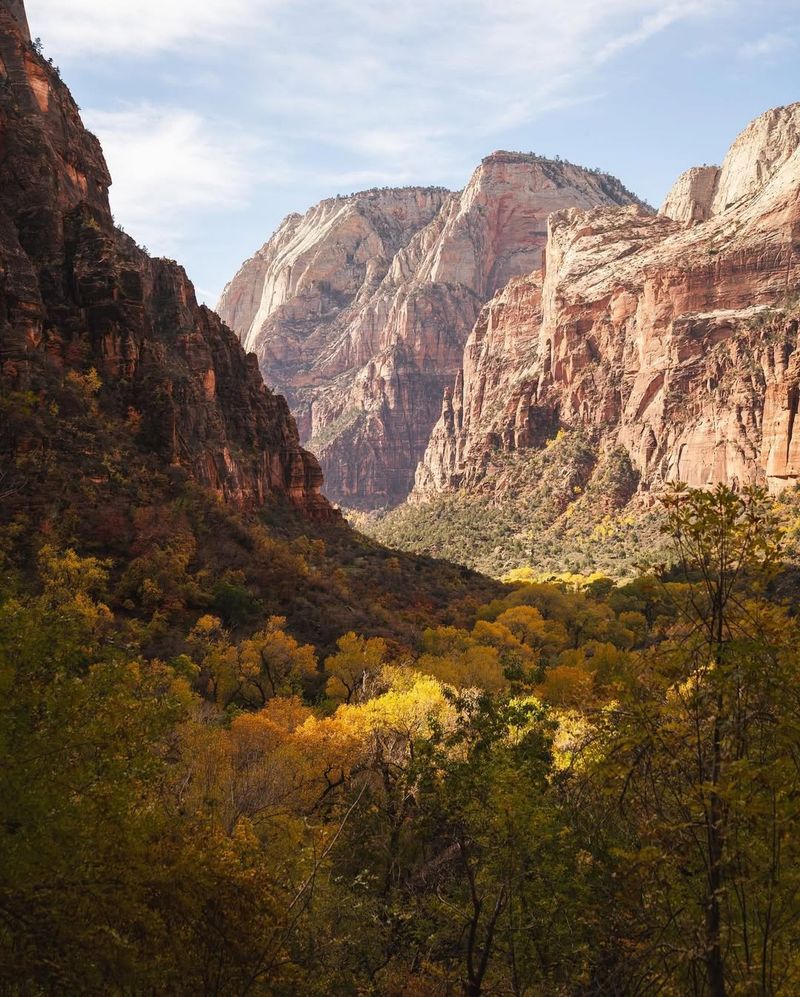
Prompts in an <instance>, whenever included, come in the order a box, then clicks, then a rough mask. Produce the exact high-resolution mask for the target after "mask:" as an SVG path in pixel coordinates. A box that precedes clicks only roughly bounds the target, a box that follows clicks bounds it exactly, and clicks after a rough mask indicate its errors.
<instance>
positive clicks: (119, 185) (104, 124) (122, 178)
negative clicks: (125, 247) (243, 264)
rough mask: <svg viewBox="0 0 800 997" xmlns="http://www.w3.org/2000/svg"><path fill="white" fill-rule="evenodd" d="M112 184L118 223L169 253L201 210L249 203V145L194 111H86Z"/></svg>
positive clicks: (144, 108) (148, 107) (144, 107)
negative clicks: (106, 164) (98, 139)
mask: <svg viewBox="0 0 800 997" xmlns="http://www.w3.org/2000/svg"><path fill="white" fill-rule="evenodd" d="M84 118H85V120H86V124H87V126H88V127H89V128H91V129H92V130H93V131H94V132H96V133H97V135H98V137H99V138H100V141H101V143H102V145H103V150H104V152H105V154H106V158H107V160H108V164H109V167H110V169H111V175H112V177H113V178H114V183H113V186H112V188H111V206H112V209H113V211H114V213H115V216H116V217H117V218H118V220H120V221H122V222H123V224H124V225H125V227H126V229H128V230H130V232H131V234H132V235H134V236H135V238H136V239H137V240H138V241H139V242H144V243H145V244H146V245H147V246H148V247H149V248H150V249H151V250H152V251H153V252H157V253H160V254H164V255H169V254H171V253H173V252H174V251H175V249H176V248H177V247H178V246H179V245H180V242H181V239H182V237H183V233H184V231H185V227H186V224H187V222H188V221H189V220H190V218H191V217H192V216H193V215H194V213H195V212H198V211H204V212H207V211H225V210H228V209H231V208H235V207H239V206H241V205H242V204H243V203H246V201H247V198H248V196H249V194H250V188H251V185H252V182H253V176H252V173H251V171H250V168H249V166H248V165H247V160H248V154H249V153H250V152H251V151H252V142H250V141H249V140H247V139H243V138H242V136H237V135H234V134H231V132H230V131H229V130H228V131H227V132H226V131H224V130H223V131H221V130H220V129H219V128H218V127H215V126H214V125H213V124H212V123H210V122H208V121H205V120H204V119H203V118H202V117H201V116H200V115H199V114H198V113H196V112H194V111H189V110H185V109H181V108H168V107H153V106H151V105H147V104H144V105H139V106H136V107H131V108H126V109H123V110H121V111H116V112H109V111H87V112H85V113H84Z"/></svg>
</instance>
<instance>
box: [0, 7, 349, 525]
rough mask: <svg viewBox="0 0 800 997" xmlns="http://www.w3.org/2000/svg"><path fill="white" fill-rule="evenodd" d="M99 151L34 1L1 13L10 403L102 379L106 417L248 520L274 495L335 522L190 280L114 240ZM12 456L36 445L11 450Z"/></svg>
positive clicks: (246, 365)
mask: <svg viewBox="0 0 800 997" xmlns="http://www.w3.org/2000/svg"><path fill="white" fill-rule="evenodd" d="M110 183H111V179H110V177H109V174H108V170H107V168H106V164H105V161H104V159H103V154H102V151H101V149H100V146H99V143H98V142H97V139H96V138H95V137H94V136H93V135H91V134H90V133H88V132H87V131H86V130H85V129H84V128H83V125H82V123H81V120H80V117H79V114H78V109H77V107H76V105H75V103H74V101H73V100H72V98H71V96H70V94H69V91H68V90H67V88H66V87H65V85H64V84H63V83H62V82H61V80H60V78H59V77H58V75H57V73H56V71H55V70H54V69H53V67H52V66H51V65H50V64H48V63H47V62H46V61H45V60H44V59H43V58H42V57H41V55H39V54H38V53H37V52H36V51H35V50H34V49H33V47H32V46H31V44H30V36H29V33H28V29H27V22H26V19H25V12H24V8H23V6H22V4H21V3H20V2H14V3H10V4H3V5H2V6H0V263H1V264H2V270H1V272H0V370H2V387H3V393H4V394H10V393H17V395H16V396H17V397H25V396H26V395H27V396H30V397H34V398H38V399H39V400H40V401H41V402H42V403H43V404H44V402H45V401H46V400H47V399H48V398H49V399H51V401H50V409H49V410H50V411H51V412H53V411H55V408H54V406H57V397H58V393H59V390H60V388H61V387H62V386H63V385H64V384H65V382H66V380H67V379H68V378H69V376H70V374H71V373H74V374H80V375H85V374H87V373H88V372H89V371H91V370H92V369H95V370H96V371H97V372H98V374H99V376H100V379H101V380H102V390H101V391H100V395H99V399H100V405H101V410H102V418H109V419H120V420H124V419H125V418H127V419H128V422H129V424H130V425H131V426H135V427H136V432H137V439H138V445H139V446H140V447H141V449H142V450H143V451H144V452H151V453H153V454H156V455H157V456H158V457H159V458H160V459H161V460H162V461H163V463H164V464H165V465H166V466H172V467H181V468H183V469H185V471H186V472H187V473H188V474H189V475H191V476H193V477H194V478H195V479H196V480H197V481H198V482H199V483H201V484H203V485H206V486H209V487H210V488H212V489H214V490H216V491H217V492H218V493H219V494H220V496H222V497H223V498H224V499H225V500H227V501H230V502H233V503H236V504H237V505H240V506H246V505H255V504H260V503H262V502H263V501H264V499H265V498H266V496H267V494H268V493H269V492H280V493H282V494H285V495H288V496H289V497H290V498H291V499H292V501H294V502H295V503H296V504H297V505H298V506H300V507H301V508H303V509H304V510H305V511H307V512H308V513H310V514H313V515H317V516H322V517H327V516H330V515H332V511H331V509H330V507H329V505H328V504H327V502H326V501H325V500H324V499H323V498H322V497H321V496H320V486H321V483H322V475H321V472H320V469H319V465H318V463H317V461H316V459H315V458H314V457H312V456H311V455H310V454H308V453H306V452H305V451H304V450H303V449H302V448H301V447H300V444H299V441H298V436H297V430H296V426H295V424H294V421H293V420H292V418H291V416H290V414H289V411H288V408H287V405H286V403H285V401H284V399H282V398H280V397H279V396H276V395H273V394H272V393H271V392H270V391H269V390H268V389H267V388H266V387H265V386H264V384H263V381H262V379H261V377H260V375H259V372H258V367H257V364H256V362H255V359H254V358H248V357H247V356H246V355H245V353H244V351H243V350H242V348H241V346H240V344H239V343H238V341H237V339H236V337H235V336H234V334H233V333H232V332H231V331H230V330H229V329H227V328H225V326H224V325H223V324H222V323H221V322H220V320H219V319H218V318H217V316H216V315H215V314H214V313H213V312H211V311H209V310H208V309H207V308H204V307H200V306H198V304H197V301H196V298H195V294H194V289H193V287H192V285H191V283H190V282H189V280H188V278H187V277H186V274H185V273H184V271H183V270H182V269H181V268H180V267H179V266H177V265H176V264H174V263H172V262H170V261H166V260H153V259H151V258H150V257H149V256H148V255H147V254H146V253H144V252H143V251H141V250H140V249H139V248H138V247H137V246H136V244H135V243H134V242H133V241H132V240H131V239H130V238H128V237H127V236H125V235H123V234H122V233H121V232H120V231H119V230H117V229H116V228H115V227H114V224H113V220H112V217H111V213H110V210H109V205H108V188H109V185H110ZM2 443H3V448H4V450H7V449H8V448H11V447H13V449H14V450H15V451H18V450H19V448H20V447H22V448H23V449H24V448H25V447H26V446H32V445H33V444H32V443H31V442H30V441H26V440H24V439H22V440H21V439H14V440H10V439H9V438H8V434H5V437H4V438H3V440H2Z"/></svg>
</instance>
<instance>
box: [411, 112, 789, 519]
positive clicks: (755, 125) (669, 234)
mask: <svg viewBox="0 0 800 997" xmlns="http://www.w3.org/2000/svg"><path fill="white" fill-rule="evenodd" d="M799 128H800V104H793V105H791V106H789V107H785V108H778V109H775V110H772V111H769V112H767V113H766V114H764V115H762V116H761V117H759V118H758V119H756V120H755V121H754V122H752V123H751V124H750V125H749V126H748V127H747V128H746V129H745V130H744V132H743V133H742V134H741V135H740V136H739V138H738V139H737V140H736V141H735V142H734V144H733V146H732V147H731V150H730V152H729V153H728V155H727V157H726V159H725V161H724V163H723V165H722V167H721V168H717V167H703V168H699V169H697V170H692V171H689V173H688V174H684V175H683V176H682V177H681V178H680V180H679V181H678V183H677V184H676V185H675V187H674V188H673V190H672V191H671V192H670V195H669V196H668V198H667V200H666V202H665V205H664V207H663V208H662V211H661V213H660V214H659V216H657V217H651V216H647V215H645V214H644V213H642V212H641V211H640V210H639V209H637V208H635V207H634V208H627V209H621V210H620V209H616V210H609V209H600V208H598V209H593V210H589V211H579V210H575V209H572V210H567V211H561V212H558V213H555V214H553V215H551V217H550V220H549V225H548V239H547V247H546V250H545V266H544V269H543V272H542V273H541V274H533V275H532V276H528V277H525V278H522V279H518V280H513V281H511V282H510V283H509V284H508V286H507V287H505V288H504V289H503V290H502V291H501V292H500V293H499V294H498V295H497V296H496V297H495V298H494V299H493V300H492V301H491V302H490V303H489V304H488V305H487V306H486V307H485V308H484V310H483V311H482V313H481V316H480V318H479V320H478V322H477V323H476V325H475V327H474V329H473V331H472V333H471V335H470V337H469V340H468V342H467V346H466V349H465V354H464V363H463V366H462V370H461V371H460V373H459V374H458V376H457V378H456V379H455V383H454V385H453V386H452V389H451V390H448V391H447V392H446V393H445V397H444V404H443V409H442V413H441V417H440V419H439V422H438V423H437V425H436V427H435V429H434V431H433V434H432V438H431V441H430V444H429V446H428V449H427V452H426V454H425V457H424V459H423V461H422V462H421V464H420V466H419V469H418V471H417V476H416V488H415V493H414V498H415V500H425V499H428V498H431V497H432V496H435V495H437V494H440V493H442V492H448V491H449V492H453V491H458V490H459V489H464V488H470V489H479V490H480V489H482V490H484V491H487V492H489V493H491V494H493V495H495V497H498V496H500V495H502V493H503V489H504V487H506V484H504V483H507V481H508V480H509V477H510V476H509V474H508V466H509V464H508V462H509V460H511V463H512V464H513V462H514V455H515V454H523V453H524V452H525V451H526V450H527V451H530V450H531V448H533V449H536V448H542V447H544V446H545V445H546V444H547V443H548V441H550V440H552V439H553V438H554V437H555V435H556V433H557V432H558V431H559V429H567V430H569V429H580V430H581V431H582V432H585V433H588V434H589V435H590V436H591V438H592V439H593V441H594V445H595V448H596V454H597V460H598V462H599V463H598V465H597V466H600V465H601V464H602V454H603V453H609V452H611V451H613V450H614V449H615V448H623V449H624V451H625V452H626V453H627V455H628V457H629V459H630V462H631V464H632V466H633V468H634V470H635V473H636V475H637V477H638V480H639V489H640V491H643V492H647V491H650V490H657V489H659V488H660V487H662V486H663V485H664V483H666V482H668V481H676V480H682V481H685V482H687V483H689V484H690V485H695V486H703V485H709V484H712V483H715V482H720V481H725V482H732V483H739V484H743V483H746V482H760V483H767V484H768V485H769V486H770V487H771V488H772V489H773V490H780V489H781V488H782V487H784V486H785V485H786V484H787V483H792V482H795V481H797V480H800V435H798V432H797V429H796V425H795V419H796V414H797V409H798V397H799V396H800V359H799V358H800V351H798V350H797V346H798V318H799V317H800V309H799V308H798V290H800V148H798V145H799V144H800V132H799V131H798V129H799ZM515 480H517V482H518V478H517V479H515ZM583 484H584V485H585V484H586V482H583ZM626 497H627V496H626Z"/></svg>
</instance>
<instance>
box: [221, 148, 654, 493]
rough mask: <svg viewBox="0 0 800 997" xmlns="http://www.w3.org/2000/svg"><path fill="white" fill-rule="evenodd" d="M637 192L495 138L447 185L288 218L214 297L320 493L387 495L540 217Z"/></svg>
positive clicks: (541, 231)
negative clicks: (303, 445) (319, 477)
mask: <svg viewBox="0 0 800 997" xmlns="http://www.w3.org/2000/svg"><path fill="white" fill-rule="evenodd" d="M635 201H636V199H635V198H634V197H633V195H631V194H630V193H629V192H628V191H626V190H625V189H624V188H623V187H622V185H621V184H619V182H618V181H616V180H614V179H613V178H612V177H609V176H606V175H605V174H600V173H596V172H592V171H589V170H584V169H582V168H580V167H577V166H573V165H571V164H568V163H561V162H552V161H549V160H545V159H542V158H540V157H537V156H533V155H523V154H518V153H507V152H497V153H495V154H493V155H492V156H489V157H488V158H487V159H485V160H484V161H483V162H482V163H481V165H480V166H479V167H478V169H477V170H476V171H475V173H474V175H473V176H472V178H471V180H470V182H469V184H468V185H467V187H466V189H465V190H464V191H463V192H462V193H460V194H448V193H447V192H446V191H443V190H440V189H424V188H423V189H421V188H410V189H406V190H389V191H369V192H365V193H362V194H356V195H353V196H352V197H349V198H338V199H334V200H329V201H323V202H322V203H321V204H319V205H317V206H316V207H315V208H312V209H311V210H310V211H309V212H307V213H306V215H304V216H299V215H292V216H290V217H289V218H287V219H286V221H285V222H284V223H283V224H282V225H281V227H280V228H279V229H278V231H277V232H276V234H275V235H274V236H273V238H272V239H271V240H270V241H269V242H268V243H267V244H266V245H265V246H264V247H263V248H262V249H261V250H260V251H259V253H257V254H256V256H255V257H253V259H251V260H249V261H248V262H247V263H245V264H244V266H243V267H242V269H241V270H240V272H239V273H238V274H237V275H236V277H235V278H234V279H233V280H232V281H231V283H230V284H229V285H228V287H227V288H226V289H225V292H224V293H223V296H222V298H221V300H220V302H219V305H218V311H219V313H220V315H221V316H222V317H223V319H224V320H225V321H227V322H228V323H229V324H230V325H231V327H232V328H233V329H235V331H236V332H237V333H238V334H239V336H240V338H241V339H242V341H243V342H244V344H245V346H246V348H247V349H253V350H255V352H256V353H257V355H258V358H259V363H260V366H261V370H262V372H263V374H264V377H265V378H266V380H267V381H268V382H269V383H274V384H276V385H277V386H278V388H279V389H280V390H281V391H283V392H284V393H285V394H286V396H287V398H288V399H289V402H290V405H291V406H292V409H293V411H294V413H295V415H296V417H297V420H298V423H299V426H300V432H301V437H302V438H303V439H304V440H306V441H307V442H308V445H309V447H311V448H312V449H313V450H314V451H315V452H316V453H317V454H318V456H319V457H320V460H321V463H322V466H323V469H324V471H325V478H326V490H327V493H328V494H329V495H330V496H331V497H332V498H334V499H336V500H338V501H341V502H343V503H344V504H346V505H350V506H355V507H361V508H375V507H379V506H382V505H392V504H396V503H397V502H399V501H401V500H402V499H404V498H405V497H406V495H407V494H408V492H409V490H410V488H411V485H412V483H413V476H414V469H415V468H416V465H417V463H418V461H419V459H420V458H421V457H422V455H423V453H424V450H425V446H426V444H427V442H428V438H429V435H430V431H431V428H432V427H433V425H434V423H435V422H436V419H437V417H438V415H439V411H440V406H441V397H442V391H443V389H444V387H445V385H447V384H448V383H450V382H451V381H452V378H453V377H454V375H455V373H456V371H457V370H458V368H459V367H460V365H461V362H462V357H463V349H464V343H465V341H466V338H467V336H468V334H469V331H470V329H471V328H472V326H473V324H474V322H475V320H476V318H477V316H478V314H479V312H480V308H481V306H482V304H483V303H484V302H485V301H486V300H487V299H488V298H490V297H491V296H492V295H493V294H494V293H495V292H496V291H497V290H499V289H500V288H502V287H503V286H504V285H505V284H506V283H507V282H508V280H509V279H510V278H512V277H515V276H518V275H520V274H525V273H529V272H530V271H531V270H533V269H535V268H538V267H539V266H540V263H541V252H542V248H543V246H544V243H545V240H546V220H547V216H548V215H549V214H550V213H551V212H552V211H556V210H559V209H561V208H564V207H571V206H577V207H586V208H588V207H592V206H595V205H619V204H623V205H624V204H631V203H634V202H635Z"/></svg>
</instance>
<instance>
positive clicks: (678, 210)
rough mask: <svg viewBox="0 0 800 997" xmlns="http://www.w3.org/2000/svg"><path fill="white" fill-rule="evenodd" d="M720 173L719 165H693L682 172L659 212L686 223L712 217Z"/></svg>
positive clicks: (702, 220)
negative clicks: (712, 206) (712, 207)
mask: <svg viewBox="0 0 800 997" xmlns="http://www.w3.org/2000/svg"><path fill="white" fill-rule="evenodd" d="M719 174H720V168H719V166H693V167H692V168H691V169H690V170H686V172H685V173H681V175H680V176H679V177H678V179H677V180H676V181H675V183H674V184H673V185H672V188H671V189H670V192H669V193H668V194H667V196H666V199H665V200H664V203H663V204H662V205H661V208H660V210H659V212H658V213H659V214H660V215H665V216H666V217H667V218H671V219H672V220H673V221H676V222H683V223H684V224H690V223H692V222H704V221H705V220H706V219H707V218H710V217H711V204H712V202H713V200H714V194H715V192H716V189H717V183H718V181H719Z"/></svg>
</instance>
